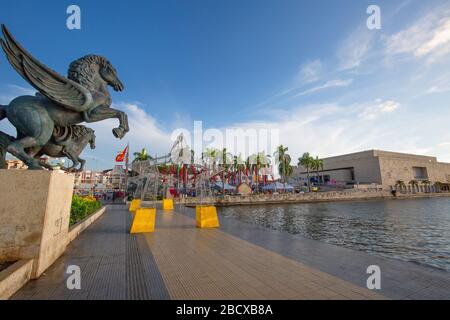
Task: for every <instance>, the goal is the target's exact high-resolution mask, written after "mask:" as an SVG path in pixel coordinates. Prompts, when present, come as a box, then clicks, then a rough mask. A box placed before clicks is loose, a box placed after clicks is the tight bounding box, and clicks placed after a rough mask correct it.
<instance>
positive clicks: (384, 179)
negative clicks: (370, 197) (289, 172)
mask: <svg viewBox="0 0 450 320" xmlns="http://www.w3.org/2000/svg"><path fill="white" fill-rule="evenodd" d="M323 162H324V168H323V170H320V171H319V178H318V179H317V177H316V176H317V173H316V172H312V171H310V177H311V180H312V181H313V182H317V180H319V181H318V182H319V183H321V184H338V185H339V184H342V185H352V184H353V185H356V184H362V185H369V184H377V185H380V186H382V187H383V188H386V189H387V188H390V187H394V186H395V185H396V183H397V181H403V182H404V183H405V184H408V183H409V182H410V181H412V180H415V181H418V182H419V183H420V182H421V181H429V182H431V183H432V184H436V183H438V184H440V185H443V186H444V187H445V186H447V187H448V186H450V163H443V162H438V161H437V158H436V157H429V156H421V155H413V154H405V153H397V152H388V151H380V150H370V151H363V152H358V153H352V154H346V155H342V156H337V157H330V158H325V159H323ZM306 176H307V173H306V170H305V168H303V167H297V168H296V169H295V170H294V175H293V179H292V180H293V181H297V182H300V183H301V184H305V183H306V182H307V178H306Z"/></svg>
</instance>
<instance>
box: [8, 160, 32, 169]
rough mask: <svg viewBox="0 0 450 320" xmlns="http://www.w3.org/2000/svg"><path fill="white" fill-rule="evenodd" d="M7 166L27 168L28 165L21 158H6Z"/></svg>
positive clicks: (9, 167) (10, 167)
mask: <svg viewBox="0 0 450 320" xmlns="http://www.w3.org/2000/svg"><path fill="white" fill-rule="evenodd" d="M6 168H7V169H8V170H27V169H28V167H27V165H26V164H25V163H23V161H21V160H6Z"/></svg>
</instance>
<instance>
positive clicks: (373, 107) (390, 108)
mask: <svg viewBox="0 0 450 320" xmlns="http://www.w3.org/2000/svg"><path fill="white" fill-rule="evenodd" d="M399 107H400V103H399V102H397V101H393V100H389V101H381V100H377V101H375V103H374V104H369V105H368V106H364V107H363V111H362V112H360V113H359V115H358V116H359V118H362V119H365V120H374V119H376V118H378V117H379V116H380V115H382V114H383V113H391V112H394V111H395V110H397V109H398V108H399Z"/></svg>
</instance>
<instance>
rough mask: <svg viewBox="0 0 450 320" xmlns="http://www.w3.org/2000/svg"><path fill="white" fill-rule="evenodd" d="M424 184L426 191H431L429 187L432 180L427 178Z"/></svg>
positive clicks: (423, 181)
mask: <svg viewBox="0 0 450 320" xmlns="http://www.w3.org/2000/svg"><path fill="white" fill-rule="evenodd" d="M422 185H423V186H424V190H425V192H428V191H429V187H430V185H431V181H430V180H427V179H425V180H422Z"/></svg>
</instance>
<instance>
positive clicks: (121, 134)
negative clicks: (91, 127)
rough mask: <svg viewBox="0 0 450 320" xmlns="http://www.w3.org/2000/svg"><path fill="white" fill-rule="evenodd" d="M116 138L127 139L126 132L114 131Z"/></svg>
mask: <svg viewBox="0 0 450 320" xmlns="http://www.w3.org/2000/svg"><path fill="white" fill-rule="evenodd" d="M112 132H113V135H114V137H116V138H117V139H122V138H123V137H125V133H126V132H125V130H123V129H122V128H114V129H113V130H112Z"/></svg>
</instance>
